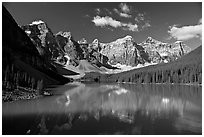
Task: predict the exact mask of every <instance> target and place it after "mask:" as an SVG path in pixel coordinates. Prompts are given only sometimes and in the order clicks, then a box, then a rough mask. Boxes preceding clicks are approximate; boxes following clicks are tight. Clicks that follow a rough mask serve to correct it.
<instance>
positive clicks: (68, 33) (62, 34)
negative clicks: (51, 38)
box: [56, 31, 71, 39]
mask: <svg viewBox="0 0 204 137" xmlns="http://www.w3.org/2000/svg"><path fill="white" fill-rule="evenodd" d="M56 35H61V36H62V37H65V38H68V39H70V38H71V32H69V31H60V32H58V33H57V34H56Z"/></svg>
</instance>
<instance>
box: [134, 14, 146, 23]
mask: <svg viewBox="0 0 204 137" xmlns="http://www.w3.org/2000/svg"><path fill="white" fill-rule="evenodd" d="M144 20H145V17H144V14H143V13H138V14H137V16H136V17H135V21H136V22H141V21H144Z"/></svg>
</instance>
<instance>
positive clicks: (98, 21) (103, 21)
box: [92, 16, 138, 31]
mask: <svg viewBox="0 0 204 137" xmlns="http://www.w3.org/2000/svg"><path fill="white" fill-rule="evenodd" d="M92 22H93V23H94V24H95V26H100V27H105V26H111V27H114V28H122V29H123V30H129V31H138V25H137V24H132V23H130V22H129V23H124V22H120V21H117V20H115V19H113V18H112V17H109V16H105V17H100V16H96V17H94V18H93V20H92Z"/></svg>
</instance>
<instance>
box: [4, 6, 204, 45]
mask: <svg viewBox="0 0 204 137" xmlns="http://www.w3.org/2000/svg"><path fill="white" fill-rule="evenodd" d="M3 5H4V6H5V7H6V8H7V10H8V11H9V12H10V13H11V15H12V16H13V18H14V19H15V21H16V22H17V23H18V25H25V24H30V23H31V22H32V21H34V20H39V19H40V20H43V21H44V22H46V23H47V25H48V27H49V28H50V29H51V30H52V32H53V33H57V32H59V31H70V32H71V34H72V36H73V38H74V39H75V40H76V41H78V40H80V39H82V38H85V39H86V40H87V41H88V43H91V42H92V41H93V40H94V39H96V38H97V39H99V41H100V42H102V43H108V42H112V41H114V40H116V39H118V38H122V37H125V36H126V35H130V36H132V37H133V39H134V40H135V41H136V42H137V43H140V42H142V41H144V40H145V39H146V38H147V37H152V38H154V39H156V40H159V41H162V42H167V43H173V42H175V41H184V43H185V44H186V45H188V46H189V47H190V48H191V49H195V48H196V47H198V46H200V45H201V44H202V41H201V37H202V3H201V2H194V3H193V2H171V3H167V2H163V3H160V2H152V3H151V2H144V3H141V2H95V3H93V2H83V3H82V2H75V3H74V2H67V3H65V2H27V3H22V2H9V3H3Z"/></svg>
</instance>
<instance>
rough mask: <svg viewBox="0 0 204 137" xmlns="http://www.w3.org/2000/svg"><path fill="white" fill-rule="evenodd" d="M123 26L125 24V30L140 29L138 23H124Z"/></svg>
mask: <svg viewBox="0 0 204 137" xmlns="http://www.w3.org/2000/svg"><path fill="white" fill-rule="evenodd" d="M122 26H123V29H124V30H129V31H138V25H137V24H132V23H122Z"/></svg>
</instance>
